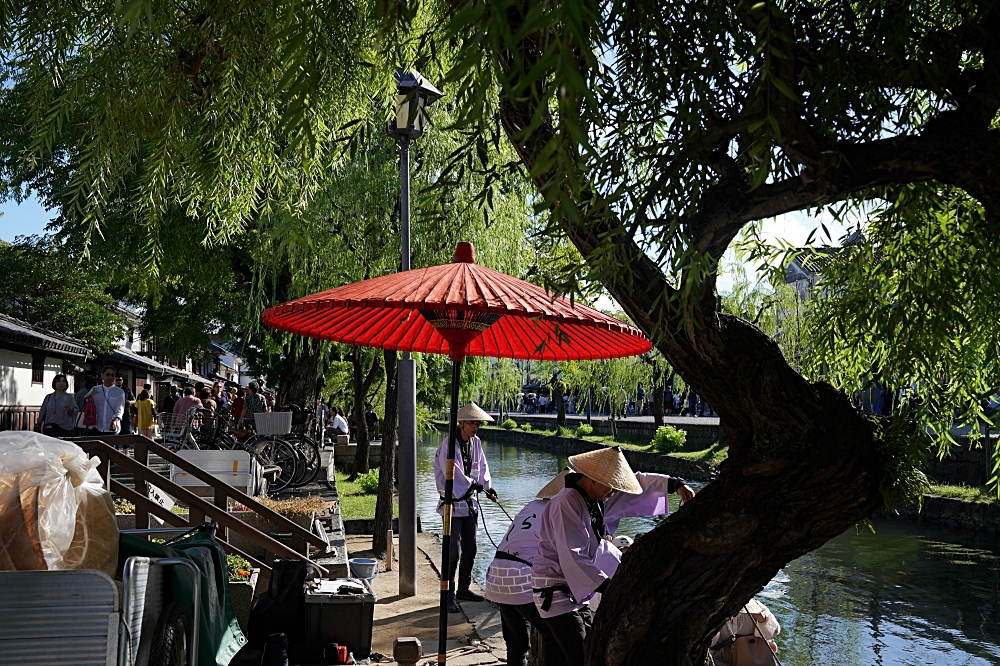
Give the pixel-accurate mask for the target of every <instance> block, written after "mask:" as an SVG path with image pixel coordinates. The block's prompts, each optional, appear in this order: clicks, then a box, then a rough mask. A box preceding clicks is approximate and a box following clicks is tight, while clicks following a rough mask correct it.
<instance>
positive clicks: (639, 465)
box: [438, 424, 712, 481]
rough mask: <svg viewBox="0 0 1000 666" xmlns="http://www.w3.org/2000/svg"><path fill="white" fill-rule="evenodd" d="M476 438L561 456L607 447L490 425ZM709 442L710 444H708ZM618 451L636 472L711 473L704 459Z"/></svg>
mask: <svg viewBox="0 0 1000 666" xmlns="http://www.w3.org/2000/svg"><path fill="white" fill-rule="evenodd" d="M438 429H439V431H442V432H443V431H444V430H446V429H447V426H445V425H443V424H438ZM479 438H480V439H482V440H483V441H484V442H490V443H494V444H499V445H501V446H523V447H527V448H532V449H537V450H539V451H548V452H549V453H554V454H557V455H559V456H561V457H564V458H566V457H569V456H572V455H576V454H578V453H586V452H587V451H596V450H597V449H600V448H603V447H606V446H609V444H607V443H603V442H595V441H591V440H586V439H581V438H578V437H559V436H558V435H548V434H542V433H535V432H530V431H529V432H525V431H523V430H504V429H503V428H491V427H485V428H480V430H479ZM710 445H711V443H710V444H709V445H708V446H710ZM622 453H624V454H625V459H626V460H628V464H629V465H631V466H632V468H633V469H635V470H636V471H639V472H657V473H659V474H669V475H670V476H679V477H682V478H684V479H689V480H692V481H708V480H709V479H710V478H711V476H712V465H711V464H710V463H707V462H704V461H700V460H688V459H685V458H678V457H676V456H671V455H669V454H663V453H656V452H653V451H635V450H632V449H628V448H623V449H622Z"/></svg>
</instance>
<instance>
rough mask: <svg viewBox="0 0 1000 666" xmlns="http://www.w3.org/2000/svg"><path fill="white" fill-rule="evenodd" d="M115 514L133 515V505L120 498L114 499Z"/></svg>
mask: <svg viewBox="0 0 1000 666" xmlns="http://www.w3.org/2000/svg"><path fill="white" fill-rule="evenodd" d="M114 504H115V513H125V514H128V513H135V504H132V502H129V501H128V500H127V499H123V498H121V497H116V498H115V499H114Z"/></svg>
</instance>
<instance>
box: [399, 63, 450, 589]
mask: <svg viewBox="0 0 1000 666" xmlns="http://www.w3.org/2000/svg"><path fill="white" fill-rule="evenodd" d="M396 93H397V94H396V116H395V118H393V119H392V120H390V121H388V122H387V123H386V131H387V132H388V133H389V136H392V137H395V138H396V140H397V141H398V142H399V185H400V197H399V222H400V225H399V226H400V237H401V240H402V270H404V271H408V270H410V139H414V138H416V137H419V136H420V135H422V134H423V133H424V126H425V124H426V122H427V116H426V109H427V107H429V106H430V105H431V104H433V103H434V102H436V101H437V100H439V99H440V98H441V97H442V96H443V93H442V92H441V91H440V90H438V89H437V88H435V87H434V86H433V85H431V83H430V82H429V81H428V80H427V79H425V78H424V77H423V76H422V75H421V74H420V73H419V72H417V71H416V70H412V69H411V70H409V71H404V70H403V68H399V69H397V70H396ZM396 377H397V382H398V385H399V393H398V405H399V408H398V411H399V468H398V469H399V594H400V595H402V596H404V597H412V596H414V595H416V593H417V373H416V368H415V367H414V364H413V359H411V358H410V354H409V352H403V353H402V355H401V358H400V360H399V361H398V362H397V375H396Z"/></svg>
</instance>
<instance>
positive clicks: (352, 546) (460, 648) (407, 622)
mask: <svg viewBox="0 0 1000 666" xmlns="http://www.w3.org/2000/svg"><path fill="white" fill-rule="evenodd" d="M394 541H396V540H394ZM398 545H399V544H398V541H396V543H395V547H394V549H393V551H394V552H397V550H398ZM347 548H348V550H349V552H350V555H351V557H371V554H372V553H371V550H370V548H371V536H368V535H357V536H348V537H347ZM417 549H418V550H417V595H416V596H414V597H401V596H399V574H398V559H396V558H394V564H393V570H392V571H385V562H381V563H380V565H379V572H380V573H379V575H378V577H377V578H375V581H374V582H373V583H372V587H373V588H374V590H375V594H376V595H377V596H378V602H377V603H376V605H375V621H374V630H373V632H372V633H373V635H372V650H373V651H374V652H378V653H381V654H383V655H385V656H386V657H387V658H388V660H387V661H383V662H381V663H395V662H394V661H392V643H393V641H394V640H395V639H396V638H398V637H400V636H415V637H417V638H419V639H420V642H421V644H422V645H423V653H424V658H423V659H421V660H420V662H419V663H420V664H421V665H426V664H433V663H436V662H437V649H438V603H439V595H438V589H439V588H438V563H439V562H440V558H441V542H440V540H439V538H438V537H437V536H436V535H433V534H426V533H420V534H417ZM473 589H474V590H476V591H478V592H481V590H479V588H478V587H477V586H476V584H475V582H473ZM461 605H462V610H463V612H462V613H454V614H450V615H449V616H448V643H447V645H446V649H447V651H448V663H449V664H455V665H456V666H477V665H480V664H483V665H486V664H504V663H506V661H507V653H506V649H505V647H504V643H503V638H502V637H501V636H500V614H499V612H498V611H497V609H496V607H495V606H493V604H491V603H489V602H483V603H470V602H464V603H462V604H461Z"/></svg>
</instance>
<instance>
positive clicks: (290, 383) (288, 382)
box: [277, 338, 319, 409]
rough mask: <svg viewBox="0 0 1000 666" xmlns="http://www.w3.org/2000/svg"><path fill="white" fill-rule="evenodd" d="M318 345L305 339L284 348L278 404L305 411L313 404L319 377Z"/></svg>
mask: <svg viewBox="0 0 1000 666" xmlns="http://www.w3.org/2000/svg"><path fill="white" fill-rule="evenodd" d="M318 347H319V343H318V342H316V341H315V340H312V339H308V338H307V339H305V340H302V341H301V344H296V343H294V342H293V343H291V344H289V345H287V346H286V347H285V356H284V358H283V359H282V361H281V377H280V380H279V382H278V397H277V400H278V404H279V405H298V406H300V407H304V408H306V409H308V408H309V406H310V405H313V404H315V393H316V377H317V376H318V375H319V351H318Z"/></svg>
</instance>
